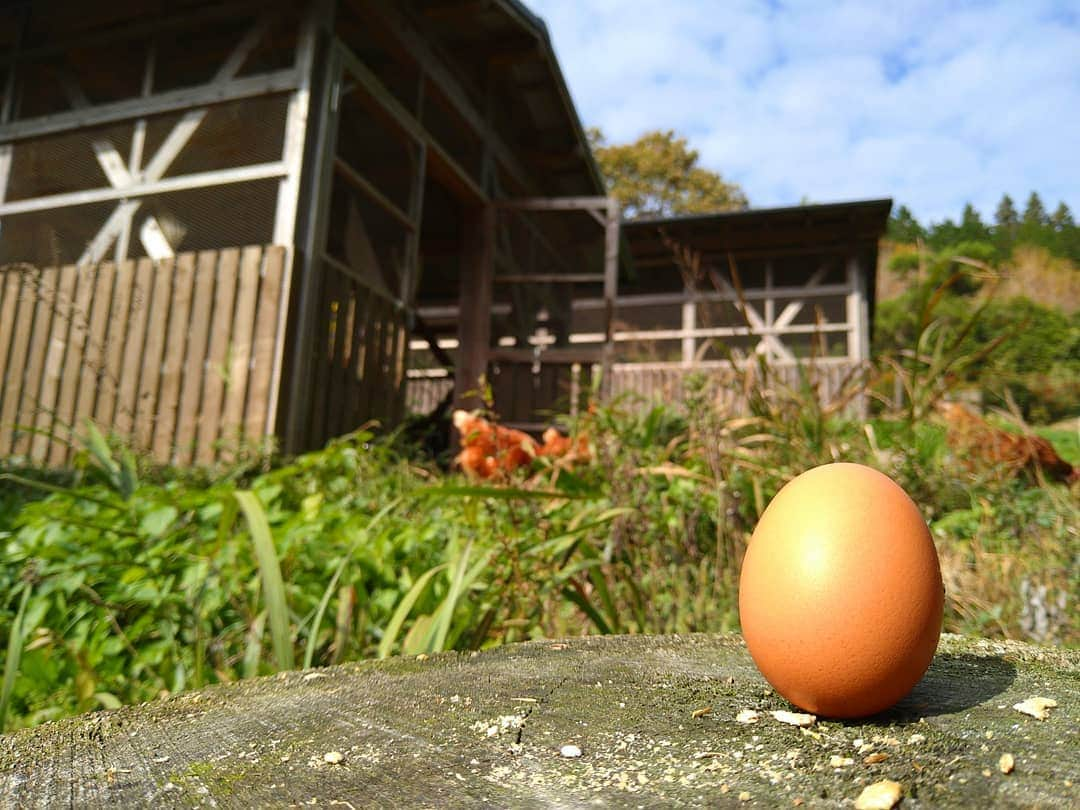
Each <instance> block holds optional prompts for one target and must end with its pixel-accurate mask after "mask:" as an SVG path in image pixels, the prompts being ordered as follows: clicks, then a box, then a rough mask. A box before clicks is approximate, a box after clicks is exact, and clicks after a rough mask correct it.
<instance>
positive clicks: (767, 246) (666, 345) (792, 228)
mask: <svg viewBox="0 0 1080 810" xmlns="http://www.w3.org/2000/svg"><path fill="white" fill-rule="evenodd" d="M891 205H892V202H891V200H887V199H886V200H868V201H861V202H845V203H837V204H830V205H802V206H795V207H791V208H775V209H758V210H748V211H738V212H730V213H722V214H708V215H702V216H687V217H675V218H667V219H639V220H633V221H629V222H624V223H622V225H621V234H620V241H621V244H622V248H623V250H622V255H621V258H620V263H621V269H620V275H619V283H618V290H617V293H618V294H617V296H616V299H615V305H614V315H613V316H612V317H609V315H608V313H609V312H610V309H609V305H608V301H607V300H605V299H604V298H603V297H602V296H600V295H597V294H596V293H595V288H594V291H593V293H592V294H591V295H590V294H589V291H588V290H585V291H583V292H581V293H579V294H578V295H575V296H574V297H572V298H571V297H567V298H565V299H563V300H562V301H561V307H562V308H561V310H552V312H556V313H557V314H554V315H551V314H549V315H547V316H546V317H545V319H544V320H542V321H540V322H537V323H530V324H527V325H528V326H529V327H530V328H531V329H532V330H533V331H532V333H531V334H529V335H516V336H511V335H506V334H504V335H501V336H500V337H499V338H498V340H497V342H496V344H495V348H493V350H492V353H491V360H492V364H491V366H492V367H491V369H490V370H489V371H490V372H493V380H494V383H493V385H494V390H495V394H496V397H495V399H496V402H499V401H502V402H504V403H509V407H508V409H507V410H506V411H504V412H503V414H502V415H503V416H504V418H508V421H510V422H512V423H514V424H516V425H518V426H524V427H535V426H536V425H537V421H536V420H537V419H542V418H543V412H542V411H541V412H540V413H536V410H537V406H540V407H541V408H546V409H548V410H554V411H563V412H565V411H571V412H572V411H574V410H575V408H576V407H577V406H578V404H579V400H580V396H581V394H582V392H585V391H587V390H589V386H590V385H591V382H592V379H593V375H594V374H595V373H598V372H600V371H601V363H600V362H599V361H597V360H596V359H595V358H596V355H597V352H598V351H600V353H602V354H603V356H604V357H605V358H607V363H606V365H607V368H606V370H604V375H603V376H604V380H605V383H604V387H603V394H604V395H605V396H618V395H621V394H625V393H632V394H637V395H640V397H641V398H642V401H643V402H644V403H648V402H650V401H655V400H664V401H667V402H681V401H682V399H683V393H684V386H683V383H684V381H685V380H686V377H687V375H689V374H691V373H694V374H702V373H704V374H705V375H706V376H707V377H709V378H710V379H711V384H712V388H713V389H714V392H715V396H716V399H717V400H718V401H719V402H720V404H723V405H724V406H725V407H730V408H732V409H733V410H738V409H739V408H741V407H742V405H744V404H745V402H742V401H740V399H742V400H744V399H745V396H744V394H745V391H744V390H743V389H742V387H741V386H742V385H745V384H747V382H748V378H747V376H746V375H747V374H748V373H752V371H753V368H754V367H755V366H756V365H757V363H756V362H751V360H756V356H759V355H760V356H763V357H764V358H765V359H766V360H767V362H768V365H769V368H770V371H771V373H772V374H774V375H775V377H774V378H775V379H779V380H781V381H782V382H783V383H785V384H787V385H791V386H795V385H799V384H800V376H801V375H802V376H803V377H804V378H805V377H806V376H807V375H808V376H809V377H810V378H812V382H813V384H814V385H815V386H816V387H817V390H818V394H819V396H820V397H821V399H823V400H826V401H828V400H832V399H834V398H835V397H837V395H838V394H839V393H840V389H841V388H842V387H843V385H844V383H845V381H846V380H849V379H850V378H851V376H852V374H853V372H854V371H855V370H857V369H858V368H860V367H861V366H862V365H863V364H864V363H865V362H866V361H867V360H868V359H869V355H870V333H871V331H872V329H871V327H872V323H871V321H872V318H873V311H874V295H875V278H876V266H877V250H878V240H879V239H880V237H881V236H882V234H883V233H884V231H885V226H886V222H887V219H888V215H889V210H890V208H891ZM421 312H422V313H426V311H425V310H424V309H421ZM512 314H513V302H512V301H507V300H496V302H495V305H494V315H495V319H496V321H499V320H500V319H505V318H509V317H510V316H512ZM439 315H443V316H445V317H451V316H452V315H453V313H452V312H449V311H447V312H438V311H432V312H431V317H433V318H434V317H438V316H439ZM519 323H520V322H519ZM414 345H417V344H414ZM521 347H528V348H530V349H531V354H532V363H531V365H525V364H521V363H519V364H518V365H516V366H515V367H513V368H511V369H509V370H506V369H503V368H501V365H502V364H501V360H502V358H503V357H505V356H513V357H515V358H520V357H522V355H523V352H522V351H521ZM590 352H592V355H591V356H590ZM590 357H591V358H592V359H590ZM510 375H514V376H512V377H511V376H510ZM409 376H410V381H409V394H410V396H409V405H410V407H411V408H412V409H413V410H416V411H418V412H424V411H426V410H428V409H430V408H431V407H433V405H434V403H435V402H437V401H438V400H439V398H440V397H441V396H442V395H444V394H445V392H446V391H448V390H451V388H452V385H453V381H452V380H451V379H450V378H449V376H448V374H447V372H445V371H442V370H441V369H434V370H432V369H429V368H426V367H424V366H422V365H418V364H413V365H412V366H411V367H410V370H409ZM507 378H509V380H507ZM504 380H506V381H507V382H509V383H510V384H509V385H507V384H506V382H503V381H504ZM759 382H760V381H759ZM507 389H508V390H507ZM513 392H517V398H516V399H515V397H514V396H513ZM500 394H502V397H501V398H500V396H499V395H500ZM538 394H539V395H538ZM517 400H520V405H518V404H517ZM530 409H532V410H530Z"/></svg>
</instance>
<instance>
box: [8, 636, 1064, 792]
mask: <svg viewBox="0 0 1080 810" xmlns="http://www.w3.org/2000/svg"><path fill="white" fill-rule="evenodd" d="M1078 672H1080V652H1077V651H1075V650H1071V651H1070V650H1060V649H1054V648H1042V647H1035V646H1031V645H1025V644H1018V643H1012V642H1010V643H995V642H988V641H983V640H970V639H961V638H958V637H945V638H944V639H943V642H942V645H941V648H940V649H939V653H938V656H937V658H936V659H935V663H934V665H933V666H932V667H931V669H930V672H929V673H928V674H927V677H926V678H924V680H923V681H922V682H921V683H920V684H919V686H918V687H916V689H915V690H914V691H913V692H912V694H911V695H910V696H908V697H907V698H905V700H904V701H902V702H901V703H900V704H899V705H898V706H897V707H895V708H894V709H892V710H890V711H889V712H887V713H885V714H883V715H879V716H877V717H874V718H870V719H869V720H865V721H860V722H845V723H840V722H829V721H819V722H818V723H817V724H816V725H815V726H813V727H812V728H809V729H799V728H796V727H793V726H789V725H784V724H782V723H778V722H776V721H775V720H773V719H772V717H771V716H770V715H769V714H768V712H770V711H772V710H777V709H788V708H790V707H789V706H787V705H786V704H785V702H784V701H783V700H782V699H780V698H779V697H778V696H777V695H775V694H774V693H773V692H772V690H771V689H770V688H769V687H768V685H767V684H766V683H765V681H764V680H762V679H761V677H760V675H758V673H757V671H756V670H755V669H754V667H753V663H752V662H751V661H750V659H749V656H748V655H747V654H746V651H745V649H744V647H743V646H742V643H741V640H740V639H739V638H738V637H737V636H683V637H675V636H669V637H645V636H634V637H594V638H586V639H577V640H573V641H564V642H551V641H541V642H534V643H531V644H525V645H519V646H512V647H505V648H501V649H498V650H492V651H489V652H485V653H482V654H475V653H474V654H468V653H464V654H447V655H435V656H431V657H429V658H426V659H424V660H414V659H396V660H391V661H385V662H364V663H360V664H351V665H345V666H341V667H335V668H331V669H325V670H318V671H315V672H308V673H288V674H282V675H278V676H272V677H269V678H260V679H256V680H252V681H247V682H242V683H237V684H231V685H227V686H221V687H214V688H210V689H206V690H203V691H202V692H197V693H189V694H183V695H178V696H174V697H172V698H170V699H167V700H163V701H156V702H153V703H149V704H144V705H142V706H137V707H125V708H123V709H119V710H117V711H114V712H107V713H99V714H96V715H88V716H84V717H82V718H74V719H71V720H66V721H61V722H58V723H53V724H49V725H46V726H42V727H39V728H37V729H31V730H27V731H23V732H19V733H16V734H11V735H7V736H5V737H0V807H8V806H13V807H14V806H17V807H32V806H49V807H55V806H78V807H105V806H113V807H115V806H124V807H128V806H151V805H152V806H167V807H191V806H213V807H244V808H247V807H252V806H290V805H293V806H295V805H299V804H311V803H314V804H316V805H326V806H329V805H336V806H340V807H348V806H352V807H354V808H360V807H372V806H421V807H431V806H451V807H470V806H485V807H486V806H499V807H579V806H586V805H588V806H593V805H596V804H600V805H602V806H613V807H622V806H626V807H639V806H656V807H670V806H706V805H707V806H710V807H714V806H726V805H731V806H740V807H744V806H748V805H749V806H755V805H757V806H780V805H783V806H791V805H792V803H793V802H794V801H796V800H801V801H802V802H803V803H804V804H806V805H808V806H842V805H845V804H846V805H848V806H850V803H851V801H852V800H853V799H854V797H856V796H857V795H858V794H859V792H860V791H861V790H862V789H863V788H864V787H865V786H866V785H867V784H870V783H871V782H875V781H879V780H882V779H893V780H895V781H897V782H899V783H900V784H901V786H902V788H903V793H904V800H903V806H904V807H919V806H933V807H950V806H951V807H971V806H978V805H984V806H995V807H998V806H1025V807H1026V806H1061V807H1068V806H1076V805H1077V804H1078V803H1080V794H1078V793H1077V790H1078V788H1077V785H1080V772H1078V764H1077V763H1080V731H1078V729H1080V723H1078V722H1077V721H1078V719H1080V718H1078V716H1077V712H1078V709H1077V707H1078V698H1080V674H1078ZM1032 696H1041V697H1048V698H1053V699H1054V700H1056V701H1057V703H1058V707H1057V708H1055V709H1053V710H1051V713H1050V715H1049V717H1048V718H1047V719H1046V720H1044V721H1039V720H1037V719H1035V718H1032V717H1028V716H1026V715H1023V714H1021V713H1019V712H1017V711H1015V710H1014V709H1013V708H1012V705H1013V704H1014V703H1017V702H1019V701H1021V700H1024V699H1026V698H1029V697H1032ZM743 709H753V710H755V711H757V712H758V713H759V720H758V722H756V723H740V722H737V721H736V719H735V718H736V716H737V715H738V713H739V712H740V711H741V710H743ZM564 746H577V747H578V748H579V749H580V750H581V756H580V757H566V756H563V755H562V754H561V753H560V750H561V749H562V748H563V747H564ZM1005 754H1010V755H1011V756H1012V757H1013V759H1014V762H1015V766H1014V768H1013V770H1012V772H1011V773H1008V774H1006V773H1003V772H1002V771H1001V770H1000V768H999V765H998V763H999V762H1000V760H1001V757H1002V756H1003V755H1005ZM740 797H741V798H740Z"/></svg>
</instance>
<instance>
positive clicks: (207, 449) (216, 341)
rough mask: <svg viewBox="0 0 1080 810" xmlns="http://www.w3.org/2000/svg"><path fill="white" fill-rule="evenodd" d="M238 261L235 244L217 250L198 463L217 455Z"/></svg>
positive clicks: (205, 461)
mask: <svg viewBox="0 0 1080 810" xmlns="http://www.w3.org/2000/svg"><path fill="white" fill-rule="evenodd" d="M239 263H240V250H239V249H238V248H227V249H225V250H223V251H221V257H220V260H219V261H218V266H217V278H216V284H215V292H214V313H213V316H212V328H211V333H210V348H209V350H208V352H207V357H206V362H207V368H206V370H205V372H204V375H205V377H204V383H203V393H202V407H201V409H200V410H201V418H200V420H199V429H198V434H197V435H198V439H197V440H196V446H195V461H196V462H198V463H199V464H210V463H212V462H213V461H214V459H215V457H216V456H217V442H218V438H219V436H220V429H221V409H222V404H223V399H224V393H225V374H226V369H227V366H226V362H227V360H228V354H229V341H230V340H231V339H232V319H233V303H234V302H235V300H236V276H237V267H238V265H239Z"/></svg>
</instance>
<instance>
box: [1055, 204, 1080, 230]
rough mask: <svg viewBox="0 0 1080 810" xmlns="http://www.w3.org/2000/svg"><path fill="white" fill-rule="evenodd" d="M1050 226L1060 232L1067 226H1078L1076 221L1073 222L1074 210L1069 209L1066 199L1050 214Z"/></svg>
mask: <svg viewBox="0 0 1080 810" xmlns="http://www.w3.org/2000/svg"><path fill="white" fill-rule="evenodd" d="M1050 227H1051V228H1053V229H1054V230H1055V231H1057V232H1059V233H1060V232H1061V231H1064V230H1066V229H1067V228H1075V227H1076V223H1075V222H1073V215H1072V211H1070V210H1069V206H1067V205H1066V204H1065V201H1064V200H1062V201H1061V202H1059V203H1058V207H1057V208H1055V209H1054V213H1052V214H1051V215H1050Z"/></svg>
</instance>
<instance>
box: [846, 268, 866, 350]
mask: <svg viewBox="0 0 1080 810" xmlns="http://www.w3.org/2000/svg"><path fill="white" fill-rule="evenodd" d="M847 287H848V292H847V298H846V305H847V306H846V313H847V347H848V352H847V354H848V360H850V361H851V362H852V363H858V362H860V361H861V360H863V359H864V357H863V352H862V328H861V326H860V323H859V321H860V317H859V316H860V312H861V307H860V304H859V262H858V260H857V259H856V258H855V256H854V254H853V255H851V256H850V257H849V258H848V261H847Z"/></svg>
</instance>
